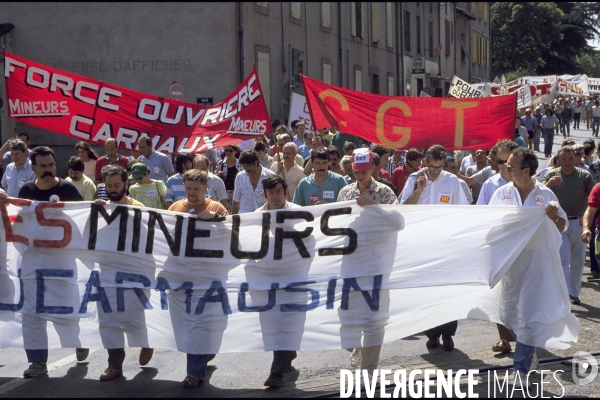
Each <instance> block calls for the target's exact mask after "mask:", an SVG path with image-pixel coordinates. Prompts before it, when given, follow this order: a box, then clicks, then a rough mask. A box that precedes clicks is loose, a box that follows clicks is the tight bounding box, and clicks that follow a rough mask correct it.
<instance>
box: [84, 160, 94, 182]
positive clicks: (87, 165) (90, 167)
mask: <svg viewBox="0 0 600 400" xmlns="http://www.w3.org/2000/svg"><path fill="white" fill-rule="evenodd" d="M97 164H98V160H94V159H91V158H90V159H89V160H87V161H85V162H84V163H83V174H84V175H85V176H87V177H88V178H90V179H91V180H92V182H93V181H94V178H95V177H96V165H97Z"/></svg>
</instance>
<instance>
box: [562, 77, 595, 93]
mask: <svg viewBox="0 0 600 400" xmlns="http://www.w3.org/2000/svg"><path fill="white" fill-rule="evenodd" d="M558 94H559V95H568V96H589V95H590V90H589V88H588V79H587V76H585V75H576V76H573V77H572V78H571V79H563V78H561V77H559V78H558Z"/></svg>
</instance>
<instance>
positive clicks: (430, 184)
mask: <svg viewBox="0 0 600 400" xmlns="http://www.w3.org/2000/svg"><path fill="white" fill-rule="evenodd" d="M446 158H447V155H446V149H444V147H442V146H440V145H439V144H434V145H433V146H431V147H430V148H429V149H427V152H426V153H425V160H426V161H427V168H423V169H422V170H421V171H419V172H415V173H413V174H411V175H410V176H409V177H408V180H407V181H406V184H405V185H404V190H403V191H402V195H401V196H400V199H399V200H398V203H399V204H406V205H409V204H469V200H468V199H467V196H466V195H465V192H464V191H463V189H462V187H461V184H460V181H459V179H458V178H457V177H456V176H454V175H453V174H451V173H450V172H446V171H443V168H444V163H445V162H446ZM457 328H458V322H457V321H452V322H448V323H446V324H443V325H440V326H438V327H435V328H432V329H428V330H426V331H425V335H427V338H428V339H429V340H428V341H427V343H426V344H425V345H426V346H427V348H428V349H435V348H436V347H438V345H439V343H440V336H441V337H442V342H443V347H444V350H446V351H452V349H454V340H453V339H452V336H454V334H455V333H456V329H457Z"/></svg>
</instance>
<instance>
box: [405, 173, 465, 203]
mask: <svg viewBox="0 0 600 400" xmlns="http://www.w3.org/2000/svg"><path fill="white" fill-rule="evenodd" d="M419 176H423V177H424V178H425V189H423V192H422V193H421V195H420V196H419V199H418V200H417V204H470V202H469V199H467V196H466V195H465V192H464V191H463V188H462V186H461V185H460V180H459V179H458V178H457V177H456V176H455V175H453V174H451V173H449V172H446V171H442V172H440V175H439V176H438V177H437V179H436V180H435V181H430V180H429V178H428V177H427V174H426V173H425V171H424V170H423V171H419V172H415V173H413V174H411V175H410V176H409V177H408V180H407V181H406V184H405V185H404V190H402V196H401V198H400V199H398V203H400V204H404V203H405V202H406V200H408V199H409V198H410V197H411V196H412V195H413V193H414V190H415V189H414V187H415V183H416V182H417V179H418V178H419Z"/></svg>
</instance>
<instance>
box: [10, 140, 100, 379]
mask: <svg viewBox="0 0 600 400" xmlns="http://www.w3.org/2000/svg"><path fill="white" fill-rule="evenodd" d="M31 169H32V170H33V172H34V173H35V176H36V179H35V180H33V181H29V182H26V183H24V184H23V186H21V189H20V190H19V194H18V197H19V198H21V199H28V200H38V201H52V202H56V201H83V197H81V194H79V191H78V190H77V188H76V187H75V186H74V185H73V184H72V183H70V182H67V181H65V180H64V179H61V178H58V177H56V158H55V156H54V151H53V150H52V149H51V148H50V147H46V146H39V147H36V148H35V149H33V150H32V151H31ZM26 320H29V321H26ZM23 323H24V325H25V324H27V326H29V329H24V330H23V340H24V342H25V353H27V360H28V361H29V362H30V363H31V365H30V366H29V368H28V369H26V370H25V372H23V377H24V378H35V377H36V376H39V375H42V374H47V373H48V368H47V367H46V364H47V362H48V345H47V343H48V334H47V332H46V325H47V320H46V319H42V318H40V317H38V316H36V315H31V314H23ZM30 330H31V331H36V333H37V334H38V335H44V336H45V340H46V348H44V349H31V348H28V336H29V335H30V333H29V332H30ZM89 352H90V351H89V349H82V348H77V349H76V350H75V354H76V355H77V361H83V360H85V359H86V358H87V356H88V354H89Z"/></svg>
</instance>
